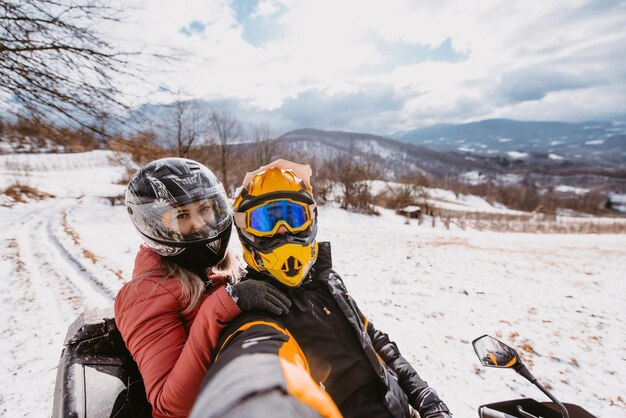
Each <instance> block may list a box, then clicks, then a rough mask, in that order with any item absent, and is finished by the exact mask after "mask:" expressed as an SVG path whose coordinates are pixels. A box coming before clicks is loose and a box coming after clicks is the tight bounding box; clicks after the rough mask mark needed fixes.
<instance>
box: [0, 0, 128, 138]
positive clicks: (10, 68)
mask: <svg viewBox="0 0 626 418" xmlns="http://www.w3.org/2000/svg"><path fill="white" fill-rule="evenodd" d="M118 16H119V11H118V10H117V9H115V8H112V7H110V6H109V5H107V3H106V2H105V1H103V0H0V107H2V108H4V109H5V110H7V111H12V112H14V113H18V112H19V111H23V110H26V111H27V112H29V113H31V114H32V115H33V116H36V117H41V118H44V119H52V118H55V117H56V118H58V117H60V118H62V119H65V120H69V121H71V122H73V123H75V124H78V125H80V126H83V127H87V128H89V129H91V130H92V131H96V132H98V131H99V130H100V129H101V128H100V127H101V126H102V121H103V120H105V119H106V118H107V117H108V114H109V113H110V111H111V110H112V109H113V108H117V109H119V107H120V106H121V107H125V106H124V105H123V103H122V102H121V100H120V90H119V88H118V87H117V85H116V83H115V82H114V77H116V76H118V75H122V74H127V73H126V71H127V68H128V64H129V63H128V61H127V58H128V55H124V54H122V53H119V52H118V51H116V50H115V48H114V47H113V45H112V44H111V43H110V41H108V40H106V38H105V37H104V36H103V35H102V34H101V33H99V32H98V31H97V29H96V28H97V27H98V25H99V23H102V22H116V21H118V19H119V17H118ZM15 105H17V106H15ZM16 107H17V108H18V109H15V108H16Z"/></svg>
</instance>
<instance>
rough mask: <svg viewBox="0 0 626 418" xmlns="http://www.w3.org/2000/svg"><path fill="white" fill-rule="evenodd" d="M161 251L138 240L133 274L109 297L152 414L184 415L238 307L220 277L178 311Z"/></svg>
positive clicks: (176, 291)
mask: <svg viewBox="0 0 626 418" xmlns="http://www.w3.org/2000/svg"><path fill="white" fill-rule="evenodd" d="M160 260H161V256H159V255H158V254H157V253H155V252H154V251H152V250H150V249H149V248H148V247H147V246H146V245H142V246H141V248H140V250H139V252H138V253H137V257H136V258H135V269H134V271H133V279H132V281H130V282H129V283H127V284H126V285H124V286H123V287H122V289H120V291H119V293H118V295H117V297H116V299H115V322H116V323H117V326H118V328H119V330H120V332H121V334H122V337H123V338H124V342H125V343H126V346H127V347H128V349H129V351H130V352H131V354H132V355H133V358H134V359H135V361H136V362H137V365H138V366H139V371H140V372H141V376H142V377H143V380H144V384H145V387H146V395H147V397H148V401H150V404H151V405H152V415H153V416H154V417H159V418H162V417H163V418H165V417H167V418H171V417H186V416H187V415H188V414H189V413H190V411H191V407H192V406H193V402H194V400H195V398H196V395H197V393H198V390H199V389H200V384H201V383H202V380H203V378H204V376H205V374H206V371H207V369H208V367H209V363H210V359H211V352H212V350H213V349H214V348H215V344H216V342H217V339H218V338H219V336H220V333H221V331H222V329H223V328H224V326H225V325H226V324H227V323H228V322H230V321H231V320H232V319H233V318H234V317H236V316H237V315H239V314H240V313H241V310H240V309H239V307H238V306H237V304H236V303H235V302H234V301H233V299H232V298H231V297H230V296H229V295H228V293H227V292H226V288H225V286H224V281H225V277H223V276H212V277H210V278H211V280H213V282H214V285H213V288H212V289H211V290H209V291H208V292H207V293H206V294H205V296H204V299H203V300H202V302H201V303H200V304H199V305H198V307H197V308H196V309H195V310H194V311H193V312H191V313H188V314H183V313H182V312H183V310H184V309H185V307H184V306H183V304H182V302H181V288H180V284H179V282H178V280H177V279H167V280H163V276H164V271H163V270H162V268H161V261H160Z"/></svg>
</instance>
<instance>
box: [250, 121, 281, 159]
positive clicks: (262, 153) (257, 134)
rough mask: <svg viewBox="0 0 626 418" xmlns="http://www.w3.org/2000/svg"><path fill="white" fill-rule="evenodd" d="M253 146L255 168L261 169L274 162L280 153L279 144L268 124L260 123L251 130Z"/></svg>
mask: <svg viewBox="0 0 626 418" xmlns="http://www.w3.org/2000/svg"><path fill="white" fill-rule="evenodd" d="M251 135H252V141H253V145H252V147H251V150H252V152H253V153H254V154H253V156H252V161H253V162H254V165H253V166H254V167H260V166H262V165H265V164H269V163H270V162H272V161H273V160H274V159H275V158H276V155H277V153H278V143H277V142H276V139H275V138H274V137H273V135H272V130H271V128H270V126H269V125H268V124H265V123H259V124H256V125H253V126H252V128H251Z"/></svg>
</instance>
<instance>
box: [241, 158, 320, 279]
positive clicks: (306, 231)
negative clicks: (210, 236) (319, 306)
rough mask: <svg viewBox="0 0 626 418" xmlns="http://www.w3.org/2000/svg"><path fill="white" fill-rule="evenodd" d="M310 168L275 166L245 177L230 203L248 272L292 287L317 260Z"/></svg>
mask: <svg viewBox="0 0 626 418" xmlns="http://www.w3.org/2000/svg"><path fill="white" fill-rule="evenodd" d="M310 179H311V167H309V166H308V165H301V164H296V163H292V162H290V161H286V160H276V161H274V162H273V163H271V164H268V165H266V166H264V167H261V168H260V169H258V170H256V171H254V172H252V173H248V174H247V175H246V177H245V178H244V181H243V184H242V186H241V187H240V188H239V189H237V192H236V196H235V201H234V203H233V211H234V219H235V225H236V227H237V233H238V234H239V239H240V241H241V245H242V247H243V258H244V260H245V261H246V263H247V264H248V265H249V266H250V267H251V268H252V269H254V270H256V271H259V272H262V273H267V274H269V275H271V276H272V277H274V278H275V279H276V280H278V281H279V282H281V283H283V284H285V285H287V286H291V287H294V286H298V285H299V284H300V283H301V282H302V280H304V278H305V277H306V276H307V274H308V273H309V270H310V269H311V266H312V265H313V263H315V260H317V242H316V241H315V236H316V235H317V206H316V204H315V200H313V193H312V192H313V188H312V187H311V183H310Z"/></svg>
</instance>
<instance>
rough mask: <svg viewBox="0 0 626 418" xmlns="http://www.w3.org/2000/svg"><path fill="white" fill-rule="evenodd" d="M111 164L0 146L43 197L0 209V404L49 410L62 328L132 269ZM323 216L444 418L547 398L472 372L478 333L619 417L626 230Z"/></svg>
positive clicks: (0, 162) (504, 378)
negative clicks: (437, 397)
mask: <svg viewBox="0 0 626 418" xmlns="http://www.w3.org/2000/svg"><path fill="white" fill-rule="evenodd" d="M122 175H123V169H122V168H120V167H115V166H113V165H111V163H109V159H108V157H107V153H106V152H104V153H103V152H92V153H84V154H65V155H62V156H60V155H37V156H34V155H23V156H20V157H19V158H17V157H16V156H10V155H5V156H0V185H2V187H5V186H6V185H8V184H11V183H13V182H15V181H20V182H23V183H27V184H30V185H32V186H36V187H37V188H39V189H40V190H42V191H46V192H48V193H50V194H54V195H55V197H54V198H49V199H45V200H41V201H31V202H29V203H21V204H14V205H12V206H11V207H2V206H0V231H2V232H0V234H1V239H2V241H3V242H4V243H5V245H3V246H2V247H1V248H0V271H1V272H2V277H4V280H0V294H1V295H2V303H1V304H0V324H2V325H1V327H2V328H1V329H2V331H1V333H2V339H0V356H1V358H2V363H1V364H2V365H1V366H0V379H1V380H2V381H3V383H4V384H3V385H2V388H0V415H2V416H11V417H12V416H28V417H42V416H47V415H49V414H50V411H51V408H52V389H53V385H54V378H55V374H56V365H57V362H58V359H59V356H60V352H61V344H62V341H63V338H64V336H65V332H66V330H67V327H68V325H69V324H70V323H71V322H72V321H73V320H74V319H75V317H76V316H78V314H79V313H81V312H82V311H83V310H84V309H85V308H86V307H94V306H108V305H111V304H112V302H113V298H114V295H115V293H116V292H117V290H118V289H119V288H120V286H122V284H123V283H124V282H125V281H126V280H128V279H129V277H130V273H131V270H132V265H133V257H134V253H135V251H136V249H137V247H138V245H139V242H140V240H139V238H138V236H137V235H136V233H135V232H134V230H133V228H132V226H131V224H130V221H129V219H128V217H127V214H126V213H125V210H124V208H123V207H122V206H119V205H118V206H112V205H111V203H110V201H109V199H107V197H110V196H115V195H118V194H120V193H122V191H123V186H121V185H118V184H115V183H116V182H117V181H118V180H119V179H120V178H121V177H122ZM437 196H438V198H440V199H452V198H453V196H450V195H446V194H445V192H441V194H440V195H437ZM464 204H465V205H470V206H472V207H475V208H479V207H481V206H484V202H481V201H472V199H471V198H465V201H464ZM319 224H320V232H319V239H320V240H329V241H331V242H332V245H333V258H334V265H335V269H336V270H337V271H338V272H339V273H340V274H341V275H342V277H343V278H344V280H345V282H346V285H347V286H348V288H349V290H350V293H351V294H352V296H353V297H354V298H355V299H356V301H357V302H358V303H359V306H360V307H361V309H362V310H363V311H364V312H365V313H366V314H367V315H368V317H369V318H370V320H371V321H372V322H373V323H374V324H375V325H376V326H377V327H378V328H380V329H383V330H384V331H386V332H387V333H388V334H389V335H390V336H391V338H392V339H393V340H395V341H396V342H397V343H398V346H399V347H400V349H401V351H402V352H403V354H404V355H405V357H406V358H407V359H408V360H409V361H410V362H411V363H412V364H413V365H414V366H415V367H416V368H417V370H418V371H419V373H420V375H421V376H422V377H423V378H424V379H425V380H427V381H428V382H429V384H430V385H432V386H433V387H434V388H436V389H437V390H438V391H439V392H440V394H441V396H442V398H443V399H444V400H445V401H446V403H448V405H449V406H450V408H451V409H452V411H453V412H454V413H455V416H457V417H472V416H476V408H477V407H478V406H479V405H480V404H482V403H487V402H494V401H499V400H505V399H512V398H516V397H521V396H530V397H534V398H536V399H539V400H543V399H544V398H543V397H542V395H541V394H540V393H539V392H538V390H535V389H534V388H533V387H531V385H530V384H528V383H527V382H526V381H524V380H523V379H522V378H521V377H519V376H517V375H515V374H514V373H513V372H511V371H507V370H494V369H482V368H480V367H479V365H478V360H477V359H476V358H475V356H474V353H473V350H472V347H471V344H470V342H471V341H472V340H473V339H474V338H476V337H478V336H480V335H482V334H485V333H489V334H491V335H493V336H496V337H498V338H501V339H502V340H503V341H505V342H507V343H509V344H511V345H513V346H515V347H517V348H518V349H519V351H520V352H521V354H522V356H523V357H524V359H525V360H526V361H527V364H528V365H529V367H530V369H531V370H532V371H533V373H534V374H535V375H536V376H537V377H538V378H539V380H540V381H541V382H543V383H544V384H545V385H549V386H550V387H551V388H552V390H553V392H554V394H555V395H556V396H557V397H558V398H560V399H561V400H562V401H565V402H572V403H578V404H580V405H581V406H583V407H584V408H586V409H588V410H589V411H590V412H592V413H594V414H595V415H597V416H598V417H603V418H606V417H608V418H617V417H623V416H624V410H625V408H626V403H625V401H624V397H623V396H624V395H623V388H624V387H625V386H626V361H625V351H624V341H626V323H625V322H624V318H625V317H626V305H624V303H623V295H624V294H626V263H624V259H625V258H626V234H614V235H611V234H606V235H597V234H593V235H579V234H567V235H559V234H549V235H537V234H521V233H494V232H481V231H476V230H460V229H457V228H450V229H446V228H445V227H444V226H443V225H441V224H435V225H434V226H433V225H432V224H430V223H424V224H422V225H418V224H417V223H416V222H415V221H411V222H410V223H409V224H406V222H405V219H404V218H403V217H401V216H398V215H396V214H394V213H393V212H391V211H386V210H382V214H381V216H380V217H371V216H366V215H358V214H353V213H348V212H345V211H342V210H340V209H338V208H336V207H333V206H326V207H321V208H320V210H319ZM233 238H234V239H233V241H232V245H234V246H235V247H236V246H237V245H238V244H237V241H236V237H235V236H233ZM620 301H621V302H620Z"/></svg>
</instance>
